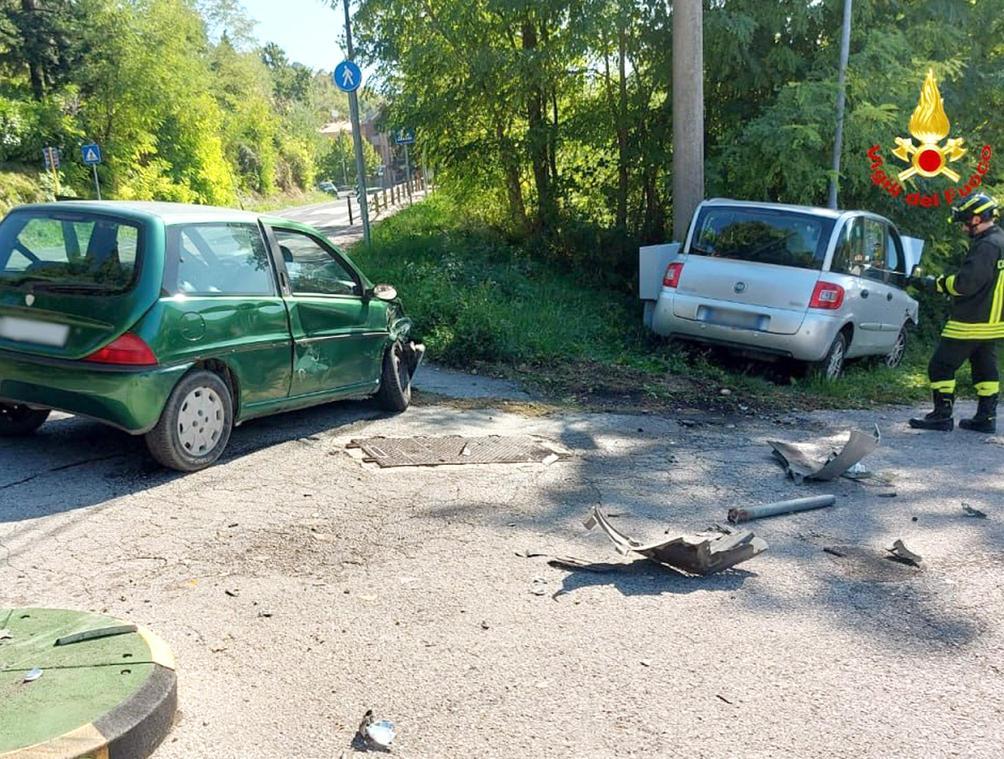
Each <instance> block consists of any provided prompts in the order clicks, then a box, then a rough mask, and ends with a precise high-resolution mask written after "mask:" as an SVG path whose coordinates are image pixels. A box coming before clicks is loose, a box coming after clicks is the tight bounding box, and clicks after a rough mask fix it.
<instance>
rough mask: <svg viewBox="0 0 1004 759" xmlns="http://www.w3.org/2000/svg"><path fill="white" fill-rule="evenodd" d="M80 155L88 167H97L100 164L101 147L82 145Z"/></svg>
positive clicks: (92, 144)
mask: <svg viewBox="0 0 1004 759" xmlns="http://www.w3.org/2000/svg"><path fill="white" fill-rule="evenodd" d="M80 155H81V156H82V157H83V159H84V163H85V164H87V165H88V166H97V165H98V164H99V163H101V146H100V145H98V144H97V143H93V142H92V143H91V144H90V145H84V146H83V147H82V148H80Z"/></svg>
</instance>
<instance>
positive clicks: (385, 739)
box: [366, 719, 397, 748]
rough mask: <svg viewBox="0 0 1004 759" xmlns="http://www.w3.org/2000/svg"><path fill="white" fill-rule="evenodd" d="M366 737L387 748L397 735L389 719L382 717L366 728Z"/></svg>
mask: <svg viewBox="0 0 1004 759" xmlns="http://www.w3.org/2000/svg"><path fill="white" fill-rule="evenodd" d="M366 737H368V738H369V739H370V740H371V741H373V742H374V743H375V744H376V745H378V746H383V747H384V748H387V747H388V746H390V744H392V743H393V742H394V739H395V738H396V737H397V730H396V729H395V727H394V723H393V722H391V721H390V720H386V719H382V720H380V721H379V722H374V723H373V724H372V725H370V726H369V727H367V728H366Z"/></svg>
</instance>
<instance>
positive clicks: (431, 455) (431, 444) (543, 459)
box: [347, 435, 560, 467]
mask: <svg viewBox="0 0 1004 759" xmlns="http://www.w3.org/2000/svg"><path fill="white" fill-rule="evenodd" d="M347 447H348V448H358V449H360V450H362V452H363V456H364V458H363V461H367V462H375V463H377V464H379V465H380V466H381V467H396V466H446V465H459V464H549V463H551V462H553V461H556V460H557V459H559V458H560V454H559V453H558V452H557V451H555V450H554V449H553V448H551V447H549V446H548V445H547V444H546V443H544V442H542V441H540V440H536V439H535V438H531V437H501V436H498V435H492V436H489V437H460V436H450V437H410V438H384V437H376V438H366V439H363V440H353V441H352V442H351V443H349V445H348V446H347Z"/></svg>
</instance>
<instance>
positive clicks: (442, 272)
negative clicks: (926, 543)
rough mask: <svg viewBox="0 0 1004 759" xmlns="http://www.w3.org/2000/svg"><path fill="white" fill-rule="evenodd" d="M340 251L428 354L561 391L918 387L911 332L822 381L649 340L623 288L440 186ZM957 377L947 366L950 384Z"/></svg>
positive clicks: (884, 400)
mask: <svg viewBox="0 0 1004 759" xmlns="http://www.w3.org/2000/svg"><path fill="white" fill-rule="evenodd" d="M353 254H354V257H355V258H356V259H357V260H358V261H359V263H360V265H361V266H362V267H363V268H364V270H365V271H366V272H367V274H368V275H369V276H370V278H371V279H374V280H375V281H380V282H389V283H392V284H394V285H395V287H397V289H398V291H399V292H400V293H401V295H402V298H403V300H404V303H405V307H406V309H407V310H408V312H409V314H410V315H411V316H412V317H413V318H414V320H415V322H416V325H417V329H418V331H419V336H420V337H421V338H422V339H423V340H424V341H425V343H426V345H427V347H428V349H429V357H430V358H431V359H432V360H433V361H437V362H440V363H443V364H446V365H449V366H453V367H457V368H463V369H467V370H476V371H479V372H482V373H495V374H499V375H502V376H508V377H516V378H519V379H521V380H522V381H524V382H525V383H527V384H529V385H531V386H534V387H536V388H538V389H540V390H543V391H544V392H545V393H546V394H547V395H549V396H550V397H552V398H556V399H558V400H560V401H563V402H573V403H580V404H588V405H592V406H597V405H598V406H602V407H611V406H612V407H624V406H631V407H635V408H637V407H643V408H646V407H649V408H700V409H712V410H719V411H724V412H736V411H747V410H753V409H759V410H766V409H775V410H779V409H791V408H800V409H813V408H846V407H867V406H869V405H873V404H888V403H913V402H916V401H922V400H923V399H924V398H926V397H927V395H928V390H927V379H926V364H927V358H928V356H929V355H930V352H931V350H932V349H933V346H932V345H930V344H928V343H925V342H921V341H918V340H915V341H914V342H913V344H912V345H911V346H910V348H909V350H908V353H907V356H906V359H905V361H904V363H903V365H902V366H901V367H900V368H898V369H889V368H887V367H885V366H882V365H876V362H874V361H872V362H852V363H851V364H850V365H849V367H848V369H847V371H846V373H845V376H844V377H843V378H841V379H840V380H838V381H837V382H824V381H821V380H807V379H795V380H790V379H789V375H790V372H789V371H787V370H788V369H790V367H787V366H786V367H781V366H772V365H769V364H764V363H759V362H748V361H742V360H737V359H735V358H734V357H731V356H729V355H728V354H725V353H723V352H721V351H714V350H706V349H702V348H697V347H693V346H687V345H681V344H678V343H669V342H666V341H664V340H661V339H658V338H656V337H655V336H653V335H652V334H651V333H649V332H648V331H647V330H646V329H645V328H644V327H643V325H642V319H641V310H642V308H641V304H640V302H639V301H638V300H637V299H635V298H634V297H632V296H629V295H627V294H625V293H624V292H619V291H617V290H612V289H609V288H604V287H600V286H596V285H594V284H592V283H591V282H590V277H589V272H588V271H575V270H574V269H572V268H568V267H565V268H562V267H559V266H557V265H555V264H553V263H548V262H542V261H540V260H537V259H534V258H531V256H530V255H529V254H528V253H527V252H526V251H525V250H523V249H522V248H521V247H520V246H519V245H517V244H514V243H512V242H510V241H507V240H506V239H505V238H504V236H503V235H501V234H499V233H498V232H497V231H496V230H493V229H490V228H488V227H484V226H479V225H478V224H477V223H475V222H471V221H470V220H469V218H467V217H466V216H465V215H464V213H463V210H462V209H460V208H458V207H456V206H455V205H454V204H453V203H452V201H451V200H450V199H449V198H448V197H447V196H446V195H444V194H439V195H435V196H433V197H431V198H429V199H428V200H426V201H425V202H423V203H420V204H418V205H415V206H414V207H412V208H409V209H406V210H404V211H402V212H400V213H399V214H397V215H396V216H394V217H392V218H389V219H387V220H385V221H383V222H381V223H380V224H379V225H378V226H377V227H375V230H374V238H373V245H372V246H371V247H370V248H369V249H368V250H364V249H363V248H362V247H361V246H357V247H356V248H355V249H354V251H353ZM967 382H968V380H967V378H966V377H963V376H962V375H961V374H960V388H967V387H968V384H967ZM723 391H727V392H724V393H723ZM963 392H965V390H964V391H963Z"/></svg>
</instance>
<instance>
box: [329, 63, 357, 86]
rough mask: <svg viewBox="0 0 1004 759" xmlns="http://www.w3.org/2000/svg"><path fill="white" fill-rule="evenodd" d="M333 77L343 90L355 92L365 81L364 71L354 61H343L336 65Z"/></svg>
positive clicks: (336, 84)
mask: <svg viewBox="0 0 1004 759" xmlns="http://www.w3.org/2000/svg"><path fill="white" fill-rule="evenodd" d="M331 79H332V81H333V82H334V83H335V86H336V87H337V88H338V89H340V90H341V91H342V92H355V91H356V90H358V89H359V87H360V85H361V84H362V83H363V72H362V69H360V68H359V66H358V65H356V63H355V62H354V61H342V62H341V63H339V64H338V65H337V66H335V70H334V72H333V73H332V74H331Z"/></svg>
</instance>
